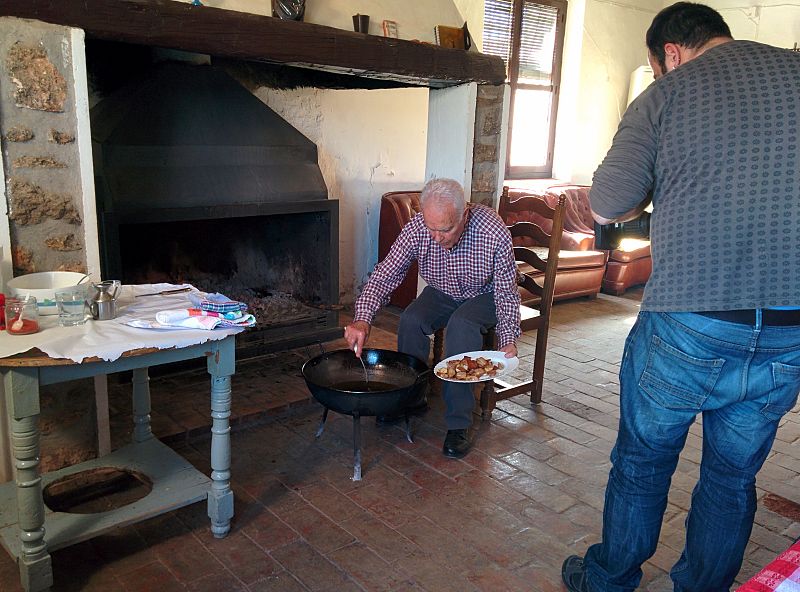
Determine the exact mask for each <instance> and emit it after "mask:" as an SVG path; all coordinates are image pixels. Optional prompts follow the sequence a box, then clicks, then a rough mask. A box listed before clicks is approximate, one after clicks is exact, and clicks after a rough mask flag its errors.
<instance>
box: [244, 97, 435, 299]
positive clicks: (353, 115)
mask: <svg viewBox="0 0 800 592" xmlns="http://www.w3.org/2000/svg"><path fill="white" fill-rule="evenodd" d="M256 95H257V96H258V97H259V98H260V99H261V100H263V101H264V102H265V103H266V104H267V105H269V107H270V108H272V109H274V110H275V111H276V112H277V113H278V114H280V115H281V117H283V118H284V119H286V121H288V122H289V123H291V124H292V125H293V126H294V127H295V128H297V129H298V130H299V131H300V132H302V133H303V134H304V135H305V136H306V137H308V138H309V139H310V140H311V141H312V142H314V143H315V144H316V145H317V150H318V153H319V165H320V169H321V170H322V175H323V177H324V178H325V183H326V184H327V186H328V191H329V192H330V197H331V198H335V199H338V200H339V215H340V223H339V238H340V242H339V288H340V292H341V298H342V301H344V302H347V301H350V300H352V298H353V294H354V289H355V290H356V293H357V291H358V289H359V288H360V286H361V285H362V284H363V282H364V280H365V279H366V277H367V274H368V273H369V272H370V271H371V270H372V267H373V266H374V265H375V263H376V261H377V257H378V219H379V214H380V198H381V195H383V194H384V193H386V192H387V191H401V190H405V189H419V188H421V187H422V184H423V182H424V177H425V153H426V141H427V140H426V135H427V126H428V91H427V89H414V88H411V89H395V90H373V91H350V90H348V91H343V90H339V91H331V90H320V89H298V90H292V91H275V90H271V89H263V88H262V89H260V90H259V91H257V92H256Z"/></svg>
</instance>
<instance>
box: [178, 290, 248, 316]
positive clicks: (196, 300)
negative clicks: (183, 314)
mask: <svg viewBox="0 0 800 592" xmlns="http://www.w3.org/2000/svg"><path fill="white" fill-rule="evenodd" d="M189 300H190V301H191V303H192V305H193V306H194V307H195V308H199V309H200V310H208V311H211V312H245V311H247V305H246V304H245V303H244V302H238V301H236V300H231V299H230V298H228V297H227V296H225V295H224V294H219V293H213V294H206V295H205V297H203V296H201V294H199V293H197V292H190V293H189Z"/></svg>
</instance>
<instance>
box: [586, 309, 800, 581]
mask: <svg viewBox="0 0 800 592" xmlns="http://www.w3.org/2000/svg"><path fill="white" fill-rule="evenodd" d="M620 384H621V393H620V415H621V419H620V426H619V434H618V437H617V443H616V445H615V446H614V449H613V451H612V453H611V461H612V464H613V466H612V469H611V473H610V475H609V480H608V486H607V488H606V499H605V510H604V514H603V534H602V542H601V543H600V544H596V545H593V546H591V547H590V548H589V550H588V551H587V553H586V569H587V571H588V576H589V577H588V580H589V590H591V591H592V592H598V591H603V592H612V591H613V592H621V591H626V592H627V591H632V590H634V589H635V588H636V587H637V585H638V584H639V581H640V579H641V576H642V571H641V568H640V566H641V564H642V563H643V562H645V561H646V560H647V559H648V558H650V557H651V556H652V555H653V553H654V552H655V550H656V545H657V543H658V538H659V532H660V530H661V522H662V518H663V515H664V510H665V508H666V506H667V493H668V491H669V487H670V480H671V477H672V474H673V473H674V471H675V468H676V466H677V463H678V455H679V454H680V452H681V450H682V449H683V446H684V444H685V442H686V436H687V433H688V431H689V428H690V426H691V425H692V423H694V420H695V417H696V416H697V415H698V414H702V418H703V455H702V461H701V465H700V477H699V480H698V482H697V485H696V486H695V488H694V492H693V493H692V502H691V509H690V511H689V515H688V517H687V519H686V547H685V548H684V551H683V554H682V555H681V557H680V559H679V560H678V562H677V563H676V564H675V566H674V567H673V569H672V571H671V572H670V577H671V578H672V580H673V583H674V589H675V591H676V592H690V591H691V592H716V591H722V590H724V591H726V592H727V590H728V589H729V588H730V586H731V585H732V584H733V581H734V578H735V577H736V574H737V572H738V571H739V566H740V565H741V561H742V557H743V554H744V550H745V547H746V545H747V541H748V538H749V537H750V531H751V528H752V523H753V517H754V514H755V510H756V491H755V478H756V473H757V472H758V471H759V469H760V468H761V465H762V464H763V463H764V460H765V459H766V457H767V454H768V453H769V450H770V448H771V446H772V442H773V440H774V438H775V433H776V431H777V428H778V422H779V421H780V419H781V417H783V415H784V414H785V413H786V412H788V411H789V410H790V409H791V408H792V407H793V406H794V405H795V403H796V401H797V394H798V391H800V327H796V326H792V327H772V326H763V327H762V326H760V324H756V326H749V325H742V324H737V323H730V322H726V321H720V320H716V319H711V318H708V317H704V316H702V315H699V314H695V313H659V312H646V311H643V312H640V313H639V317H638V319H637V321H636V324H635V325H634V327H633V329H632V330H631V333H630V335H629V336H628V340H627V342H626V344H625V351H624V353H623V358H622V366H621V369H620Z"/></svg>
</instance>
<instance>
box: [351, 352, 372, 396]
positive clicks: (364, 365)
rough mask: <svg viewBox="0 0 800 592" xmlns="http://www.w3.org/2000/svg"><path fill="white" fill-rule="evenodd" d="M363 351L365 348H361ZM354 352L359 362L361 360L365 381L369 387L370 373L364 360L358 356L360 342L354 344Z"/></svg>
mask: <svg viewBox="0 0 800 592" xmlns="http://www.w3.org/2000/svg"><path fill="white" fill-rule="evenodd" d="M361 351H362V352H363V351H364V350H361ZM353 353H354V354H355V355H356V358H357V359H358V361H359V362H361V367H362V368H363V369H364V382H366V384H367V386H368V387H369V374H367V366H366V364H364V360H363V359H362V358H359V357H358V344H357V343H356V344H355V345H354V346H353Z"/></svg>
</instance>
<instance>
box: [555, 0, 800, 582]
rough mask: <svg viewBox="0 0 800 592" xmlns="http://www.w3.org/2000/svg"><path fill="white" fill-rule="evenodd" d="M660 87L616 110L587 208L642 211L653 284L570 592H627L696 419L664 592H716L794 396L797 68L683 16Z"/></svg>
mask: <svg viewBox="0 0 800 592" xmlns="http://www.w3.org/2000/svg"><path fill="white" fill-rule="evenodd" d="M647 47H648V50H649V59H650V63H651V66H652V67H653V71H654V74H655V78H656V82H655V83H654V84H652V85H651V86H650V87H649V88H648V89H647V90H646V91H645V92H644V93H642V95H641V96H640V97H639V98H637V99H636V100H635V101H634V102H633V103H632V104H631V105H630V107H629V108H628V110H627V111H626V113H625V115H624V117H623V118H622V121H621V122H620V125H619V129H618V130H617V134H616V136H615V137H614V141H613V144H612V147H611V149H610V150H609V152H608V154H607V156H606V157H605V159H604V160H603V163H602V164H601V165H600V167H599V168H598V170H597V172H596V173H595V176H594V182H593V185H592V189H591V192H590V201H591V206H592V210H593V211H594V213H595V217H596V219H597V220H598V222H601V223H607V222H610V221H624V220H627V219H631V218H633V217H635V216H637V215H638V214H639V213H641V211H642V210H643V209H644V207H645V206H646V205H647V203H648V202H649V197H648V196H652V205H653V214H652V218H651V221H650V226H651V234H650V239H651V250H652V256H653V273H652V276H651V278H650V280H649V281H648V283H647V286H646V288H645V293H644V298H643V300H642V312H640V314H639V317H638V319H637V322H636V324H635V325H634V327H633V329H632V330H631V334H630V335H629V337H628V341H627V343H626V346H625V351H624V353H623V359H622V364H621V367H620V425H619V433H618V436H617V442H616V444H615V446H614V450H613V451H612V454H611V460H612V465H613V466H612V469H611V472H610V475H609V480H608V486H607V489H606V500H605V510H604V514H603V533H602V541H601V542H600V543H598V544H596V545H592V546H591V547H590V548H589V549H588V550H587V553H586V556H585V558H581V557H577V556H572V557H569V558H568V559H567V560H566V561H565V563H564V567H563V570H562V576H563V579H564V582H565V584H566V585H567V588H568V589H569V590H570V591H585V590H589V591H591V592H597V591H600V590H602V591H607V590H613V591H622V590H634V589H635V588H636V587H637V586H638V585H639V582H640V580H641V577H642V570H641V565H642V564H643V563H644V562H645V561H647V560H648V559H649V558H650V557H651V556H652V555H653V553H654V552H655V550H656V546H657V543H658V538H659V533H660V528H661V522H662V519H663V514H664V510H665V508H666V504H667V494H668V492H669V487H670V480H671V478H672V474H673V473H674V471H675V468H676V466H677V463H678V458H679V455H680V453H681V450H682V449H683V446H684V443H685V442H686V437H687V434H688V431H689V428H690V426H691V425H692V424H693V422H694V421H695V419H696V417H697V415H699V414H702V418H703V452H702V460H701V465H700V477H699V479H698V482H697V484H696V486H695V489H694V492H693V494H692V504H691V509H690V511H689V515H688V517H687V519H686V545H685V547H684V550H683V553H682V555H681V557H680V558H679V560H678V561H677V563H676V564H675V566H674V567H673V568H672V570H671V572H670V577H671V578H672V581H673V584H674V589H675V590H676V591H681V592H686V591H697V592H701V591H702V592H709V591H716V590H728V589H729V588H730V586H731V585H732V584H733V581H734V579H735V578H736V575H737V573H738V571H739V568H740V566H741V562H742V558H743V554H744V550H745V547H746V545H747V542H748V539H749V537H750V531H751V529H752V524H753V517H754V515H755V510H756V494H755V476H756V473H757V472H758V471H759V469H760V468H761V466H762V464H763V462H764V460H765V458H766V456H767V454H768V453H769V450H770V448H771V446H772V442H773V440H774V438H775V433H776V430H777V428H778V423H779V421H780V419H781V418H782V417H783V415H784V414H785V413H787V412H788V411H789V410H791V409H792V407H793V406H794V404H795V402H796V401H797V394H798V391H800V310H799V309H798V307H800V150H799V149H798V143H799V142H800V55H798V54H796V53H793V52H791V51H789V50H784V49H778V48H775V47H770V46H768V45H763V44H760V43H754V42H749V41H734V40H733V39H732V38H731V34H730V30H729V28H728V26H727V25H726V24H725V22H724V20H723V19H722V17H721V16H720V15H719V14H718V13H717V12H715V11H714V10H712V9H711V8H709V7H707V6H703V5H700V4H692V3H687V2H679V3H678V4H674V5H672V6H670V7H668V8H665V9H664V10H662V11H661V12H660V13H659V14H658V15H657V16H656V17H655V19H654V20H653V23H652V25H651V26H650V29H649V30H648V32H647Z"/></svg>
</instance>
